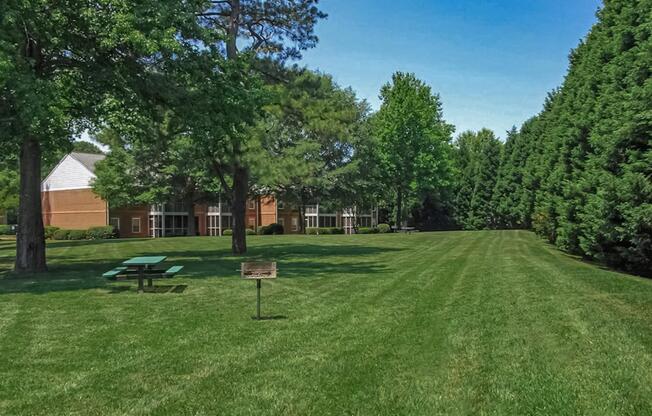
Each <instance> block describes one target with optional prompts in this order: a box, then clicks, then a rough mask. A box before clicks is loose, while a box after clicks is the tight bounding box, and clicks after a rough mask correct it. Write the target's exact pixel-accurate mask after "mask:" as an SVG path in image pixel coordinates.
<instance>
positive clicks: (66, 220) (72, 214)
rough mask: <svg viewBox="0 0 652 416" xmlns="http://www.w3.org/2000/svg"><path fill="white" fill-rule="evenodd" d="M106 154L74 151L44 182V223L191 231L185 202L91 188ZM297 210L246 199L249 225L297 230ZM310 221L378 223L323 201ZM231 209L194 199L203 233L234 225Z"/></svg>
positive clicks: (159, 232) (140, 231) (124, 231)
mask: <svg viewBox="0 0 652 416" xmlns="http://www.w3.org/2000/svg"><path fill="white" fill-rule="evenodd" d="M102 159H104V155H94V154H86V153H76V152H73V153H70V154H69V155H67V156H65V157H64V158H63V159H62V160H61V161H60V162H59V164H58V165H57V166H56V167H55V168H54V169H53V170H52V172H50V174H49V175H48V176H47V177H46V178H45V180H44V181H43V182H42V184H41V199H42V206H43V222H44V224H45V225H46V226H48V225H51V226H56V227H60V228H65V229H87V228H89V227H94V226H104V225H109V224H110V225H113V226H115V227H117V228H118V229H119V230H120V236H121V237H155V238H156V237H169V236H182V235H187V234H188V209H187V207H185V206H184V204H182V203H166V204H155V205H151V206H149V205H147V206H146V205H142V206H133V207H120V208H117V207H116V208H114V207H110V206H109V204H108V203H107V202H106V201H104V200H103V199H101V198H100V197H99V196H97V195H96V194H95V193H94V192H93V188H92V183H93V180H94V179H95V164H96V163H97V162H99V161H100V160H102ZM299 218H300V216H299V212H298V211H297V210H296V209H293V208H292V207H289V206H286V205H285V204H283V202H282V201H278V200H277V199H276V198H275V197H274V196H272V195H267V196H260V197H256V198H252V199H250V200H249V201H248V202H247V212H246V221H247V227H248V228H250V229H253V230H256V229H258V227H261V226H265V225H269V224H273V223H279V224H281V225H283V227H284V228H285V232H286V233H288V234H292V233H298V232H299V229H300V227H299V221H300V220H299ZM305 221H306V227H318V226H319V227H341V228H344V229H345V230H347V231H351V230H352V229H353V228H354V226H355V225H358V226H363V227H370V226H374V225H376V215H374V214H372V213H359V212H356V211H355V210H354V209H349V210H344V211H333V212H328V211H327V210H324V209H323V208H322V209H320V206H319V205H311V206H308V207H307V209H306V214H305ZM232 223H233V222H232V215H231V209H230V207H229V205H228V204H226V203H220V202H218V203H216V204H196V205H195V224H196V229H197V232H198V234H199V235H210V236H219V235H223V233H224V230H227V229H230V228H231V226H232Z"/></svg>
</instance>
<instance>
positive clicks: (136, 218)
mask: <svg viewBox="0 0 652 416" xmlns="http://www.w3.org/2000/svg"><path fill="white" fill-rule="evenodd" d="M134 220H135V221H134ZM136 224H138V231H134V229H135V227H134V225H136ZM142 229H143V228H142V224H141V218H140V217H131V233H132V234H140V233H141V232H142Z"/></svg>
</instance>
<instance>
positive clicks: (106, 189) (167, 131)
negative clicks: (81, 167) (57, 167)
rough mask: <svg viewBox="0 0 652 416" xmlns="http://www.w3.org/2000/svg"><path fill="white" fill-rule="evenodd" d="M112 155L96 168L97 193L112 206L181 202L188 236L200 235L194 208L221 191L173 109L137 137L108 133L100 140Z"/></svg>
mask: <svg viewBox="0 0 652 416" xmlns="http://www.w3.org/2000/svg"><path fill="white" fill-rule="evenodd" d="M98 140H99V141H100V142H104V144H105V145H107V146H110V148H111V152H110V153H109V154H108V155H107V157H106V159H104V160H103V161H101V162H99V163H98V164H97V166H96V172H95V173H96V179H95V181H94V183H93V190H94V192H95V193H97V194H98V195H100V196H101V197H102V198H103V199H104V200H106V201H108V202H109V205H110V206H113V207H125V206H133V205H143V204H145V205H150V204H158V203H167V202H171V201H173V202H176V201H180V202H183V203H184V204H185V206H186V207H187V209H188V235H195V234H196V232H197V230H196V228H195V211H194V206H195V204H196V203H198V202H204V201H215V200H217V198H218V195H219V192H220V185H219V182H218V181H217V179H216V178H214V177H211V176H210V175H209V174H208V172H209V171H210V169H209V167H208V166H206V165H205V164H204V163H205V159H203V158H202V155H201V150H200V149H197V148H196V147H195V146H194V143H193V142H192V140H191V139H190V138H189V137H188V136H187V135H186V134H185V129H184V126H183V123H181V120H179V119H178V118H176V117H175V116H174V115H173V113H172V112H171V111H170V110H165V111H161V112H160V113H159V117H157V118H156V119H154V120H148V122H147V123H145V125H143V126H141V129H139V130H138V132H137V134H135V135H134V136H133V137H121V136H119V135H118V134H117V133H116V132H115V131H112V130H105V131H103V132H101V134H100V135H99V136H98Z"/></svg>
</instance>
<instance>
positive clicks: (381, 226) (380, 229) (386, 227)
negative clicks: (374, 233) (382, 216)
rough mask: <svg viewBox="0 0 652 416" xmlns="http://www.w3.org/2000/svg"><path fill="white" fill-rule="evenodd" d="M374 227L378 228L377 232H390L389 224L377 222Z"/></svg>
mask: <svg viewBox="0 0 652 416" xmlns="http://www.w3.org/2000/svg"><path fill="white" fill-rule="evenodd" d="M376 228H377V229H378V232H379V233H381V234H386V233H390V232H392V227H390V226H389V224H378V226H377V227H376Z"/></svg>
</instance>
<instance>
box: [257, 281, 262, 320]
mask: <svg viewBox="0 0 652 416" xmlns="http://www.w3.org/2000/svg"><path fill="white" fill-rule="evenodd" d="M260 286H261V284H260V279H256V319H258V320H260Z"/></svg>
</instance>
